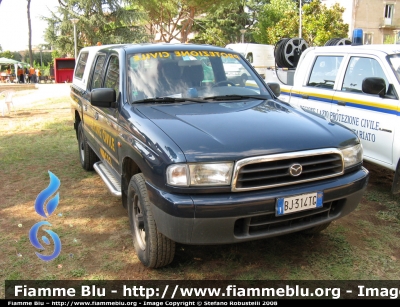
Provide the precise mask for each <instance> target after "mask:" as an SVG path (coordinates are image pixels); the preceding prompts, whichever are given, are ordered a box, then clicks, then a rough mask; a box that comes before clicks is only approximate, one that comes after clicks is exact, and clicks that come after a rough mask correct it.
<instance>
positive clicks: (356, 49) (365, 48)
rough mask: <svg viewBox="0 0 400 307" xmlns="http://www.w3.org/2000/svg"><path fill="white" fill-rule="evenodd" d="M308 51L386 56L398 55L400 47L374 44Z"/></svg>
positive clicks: (329, 47)
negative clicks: (377, 53)
mask: <svg viewBox="0 0 400 307" xmlns="http://www.w3.org/2000/svg"><path fill="white" fill-rule="evenodd" d="M309 49H310V50H312V49H315V50H318V51H319V52H321V51H323V52H338V51H339V52H344V53H371V52H383V53H386V54H388V55H390V54H396V53H400V45H397V44H376V45H358V46H351V45H343V46H322V47H314V48H309Z"/></svg>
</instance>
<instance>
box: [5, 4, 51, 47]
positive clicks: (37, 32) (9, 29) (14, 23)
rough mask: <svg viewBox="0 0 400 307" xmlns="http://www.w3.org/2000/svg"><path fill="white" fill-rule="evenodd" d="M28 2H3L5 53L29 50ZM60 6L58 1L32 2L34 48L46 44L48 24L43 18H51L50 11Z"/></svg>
mask: <svg viewBox="0 0 400 307" xmlns="http://www.w3.org/2000/svg"><path fill="white" fill-rule="evenodd" d="M27 3H28V2H27V0H2V2H1V4H0V22H1V28H0V45H1V47H2V48H3V51H6V50H9V51H22V50H27V49H28V43H29V42H28V39H29V37H28V15H27ZM58 6H59V3H58V1H57V0H32V1H31V10H30V11H31V25H32V48H34V46H35V45H40V44H44V43H46V42H45V41H44V30H45V29H46V27H47V23H46V22H45V21H43V20H40V17H41V16H46V17H50V15H51V14H50V11H55V10H56V7H58Z"/></svg>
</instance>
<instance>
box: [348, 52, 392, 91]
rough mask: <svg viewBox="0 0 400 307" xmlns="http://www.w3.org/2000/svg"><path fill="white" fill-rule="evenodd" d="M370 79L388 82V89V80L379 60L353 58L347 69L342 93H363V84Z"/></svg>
mask: <svg viewBox="0 0 400 307" xmlns="http://www.w3.org/2000/svg"><path fill="white" fill-rule="evenodd" d="M368 77H378V78H383V79H384V80H385V82H386V90H387V89H388V86H389V83H388V80H387V78H386V75H385V73H384V72H383V70H382V67H381V65H380V64H379V62H378V61H377V60H375V59H371V58H362V57H352V58H351V59H350V61H349V64H348V66H347V69H346V74H345V76H344V80H343V86H342V91H348V92H357V93H362V90H361V88H362V82H363V80H364V79H365V78H368Z"/></svg>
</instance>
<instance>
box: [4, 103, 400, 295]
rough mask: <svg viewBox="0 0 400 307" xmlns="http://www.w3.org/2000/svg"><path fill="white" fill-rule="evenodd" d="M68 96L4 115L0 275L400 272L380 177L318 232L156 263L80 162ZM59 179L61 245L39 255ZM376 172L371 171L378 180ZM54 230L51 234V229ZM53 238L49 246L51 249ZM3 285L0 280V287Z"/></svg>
mask: <svg viewBox="0 0 400 307" xmlns="http://www.w3.org/2000/svg"><path fill="white" fill-rule="evenodd" d="M68 99H69V98H68V97H60V98H55V99H46V100H45V101H38V102H31V103H30V104H29V106H28V107H19V108H18V109H17V111H16V113H15V114H14V115H12V116H11V117H8V118H6V117H5V118H0V161H1V163H0V173H1V178H6V180H0V200H1V201H0V231H1V234H2V235H1V236H0V243H1V245H2V252H3V255H4V256H3V257H1V258H0V268H1V269H0V279H1V282H2V286H3V287H4V281H5V280H19V279H30V280H76V279H82V280H128V279H133V280H143V279H151V280H238V281H240V280H246V281H251V280H253V281H257V280H376V279H379V280H399V279H400V240H399V237H400V197H399V196H393V195H391V194H390V186H388V185H382V184H381V183H380V180H379V178H378V179H377V180H370V184H369V186H368V189H367V191H366V193H365V196H364V199H363V201H362V203H361V204H360V205H359V207H358V208H357V210H356V211H354V212H352V213H351V214H350V215H348V216H346V217H344V218H343V219H340V220H338V221H335V222H334V223H332V225H331V226H330V227H328V228H327V229H326V230H324V231H323V232H322V233H321V234H319V235H314V236H304V235H301V234H292V235H286V236H281V237H275V238H271V239H268V240H260V241H253V242H247V243H242V244H232V245H221V246H218V245H217V246H187V245H181V244H177V251H176V256H175V260H174V261H173V263H172V264H171V265H169V266H167V267H165V268H161V269H159V270H150V269H147V268H145V267H143V265H142V264H141V263H140V261H139V260H138V258H137V256H136V255H135V252H134V250H133V244H132V239H131V235H130V231H129V221H128V218H127V213H126V211H125V210H124V209H123V208H122V205H121V202H120V200H119V199H117V198H114V197H112V196H111V195H110V193H109V192H108V190H107V188H106V187H105V185H104V183H103V182H102V181H101V179H100V178H99V176H98V175H97V174H96V173H94V172H86V171H84V170H83V169H82V168H81V167H80V164H79V157H78V147H77V140H76V136H75V131H74V130H73V127H72V120H71V116H70V110H69V100H68ZM48 171H51V172H53V173H54V174H55V175H56V176H57V177H58V178H59V179H60V181H61V186H60V188H59V190H58V192H59V195H60V202H59V205H58V207H57V209H56V211H55V212H54V213H53V214H52V215H51V216H50V217H48V218H47V220H48V221H49V222H50V223H51V225H52V226H51V227H49V229H51V230H53V231H54V232H55V233H57V234H58V236H59V238H60V240H61V243H62V250H61V253H60V255H59V256H58V257H57V258H55V259H54V260H53V261H49V262H44V261H41V260H40V259H39V258H38V257H37V256H36V254H35V252H36V251H37V250H36V248H35V247H34V246H32V244H31V243H30V240H29V236H28V234H29V230H30V229H31V227H32V226H33V225H34V224H35V223H37V222H39V221H41V220H43V218H42V217H40V216H39V215H38V214H37V213H36V212H35V210H34V201H35V199H36V197H37V195H38V193H39V192H41V191H42V190H43V189H45V188H46V187H47V186H48V185H49V174H48ZM373 176H374V174H371V178H372V179H373V178H374V177H373ZM45 234H46V233H43V235H45ZM52 247H53V246H52V245H50V246H47V248H48V249H47V250H45V251H44V252H43V253H50V252H51V250H52ZM2 294H3V295H4V290H3V289H0V295H2Z"/></svg>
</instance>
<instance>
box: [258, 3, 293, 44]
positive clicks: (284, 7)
mask: <svg viewBox="0 0 400 307" xmlns="http://www.w3.org/2000/svg"><path fill="white" fill-rule="evenodd" d="M288 14H289V16H290V18H289V16H287V15H288ZM285 16H287V18H285ZM282 19H284V20H285V23H286V22H287V21H289V22H290V24H289V25H288V24H282V26H281V27H280V29H279V30H278V31H277V32H276V33H275V32H273V31H271V29H273V28H275V26H277V24H278V23H279V22H280V20H282ZM297 19H298V9H297V7H296V3H295V2H294V1H293V0H271V1H270V3H268V4H265V5H264V6H262V7H261V9H260V12H259V19H258V23H257V24H256V26H255V28H254V34H253V36H254V39H255V40H256V41H257V42H258V43H261V44H267V45H268V44H275V43H276V41H278V40H279V38H278V39H277V37H289V36H288V34H287V33H290V34H291V33H294V32H295V30H296V27H297V29H298V22H297V23H296V20H297ZM266 29H267V30H266Z"/></svg>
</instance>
